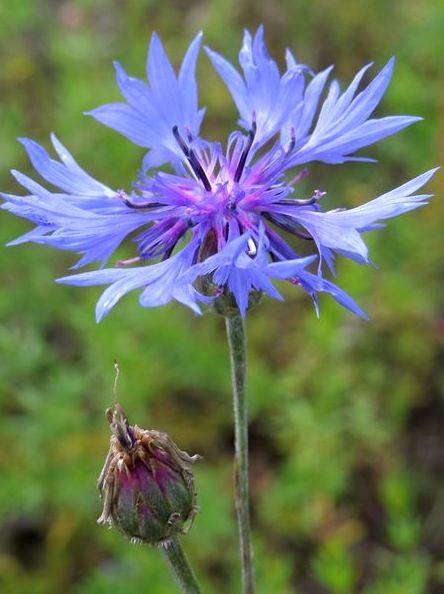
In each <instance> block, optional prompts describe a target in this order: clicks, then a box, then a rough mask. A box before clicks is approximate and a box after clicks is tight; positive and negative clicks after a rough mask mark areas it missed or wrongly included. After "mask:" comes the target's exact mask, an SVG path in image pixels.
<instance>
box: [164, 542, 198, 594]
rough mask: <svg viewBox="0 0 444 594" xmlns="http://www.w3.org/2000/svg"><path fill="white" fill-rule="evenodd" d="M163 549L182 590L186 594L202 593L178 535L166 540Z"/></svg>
mask: <svg viewBox="0 0 444 594" xmlns="http://www.w3.org/2000/svg"><path fill="white" fill-rule="evenodd" d="M162 549H163V551H164V553H165V556H166V558H167V560H168V563H169V566H170V568H171V570H172V572H173V574H174V577H175V579H176V582H177V584H178V586H179V587H180V589H181V590H182V592H183V593H184V594H201V590H200V588H199V584H198V583H197V580H196V576H195V575H194V571H193V570H192V569H191V566H190V564H189V562H188V559H187V558H186V556H185V553H184V551H183V549H182V545H181V544H180V541H179V539H178V538H177V536H175V537H173V538H171V539H170V540H168V541H166V542H164V543H163V544H162Z"/></svg>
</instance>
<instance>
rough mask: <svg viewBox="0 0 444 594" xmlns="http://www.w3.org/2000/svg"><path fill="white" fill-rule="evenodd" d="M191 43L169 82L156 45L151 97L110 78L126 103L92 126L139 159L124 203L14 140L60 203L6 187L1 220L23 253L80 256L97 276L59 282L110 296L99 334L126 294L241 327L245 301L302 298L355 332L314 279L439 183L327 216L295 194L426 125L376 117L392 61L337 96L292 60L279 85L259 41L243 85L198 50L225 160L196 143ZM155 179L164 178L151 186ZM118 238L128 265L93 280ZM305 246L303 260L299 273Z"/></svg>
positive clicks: (98, 115)
mask: <svg viewBox="0 0 444 594" xmlns="http://www.w3.org/2000/svg"><path fill="white" fill-rule="evenodd" d="M200 43H201V34H199V35H197V37H196V38H195V39H194V41H193V42H192V43H191V45H190V47H189V49H188V51H187V52H186V55H185V57H184V60H183V62H182V65H181V67H180V70H179V72H178V74H176V72H175V71H174V69H173V68H172V66H171V64H170V62H169V60H168V58H167V56H166V54H165V52H164V49H163V47H162V44H161V41H160V39H159V37H158V36H157V35H156V34H153V36H152V39H151V43H150V48H149V52H148V59H147V79H148V82H145V81H142V80H139V79H137V78H133V77H131V76H129V75H128V74H127V73H126V72H125V70H124V69H123V67H122V66H121V65H120V64H118V63H116V64H115V69H116V77H117V83H118V85H119V87H120V91H121V93H122V95H123V98H124V101H123V102H121V103H110V104H107V105H103V106H101V107H99V108H97V109H94V110H93V111H91V112H89V113H90V115H91V116H93V117H94V118H95V119H96V120H98V121H99V122H101V123H103V124H105V125H107V126H110V127H111V128H113V129H115V130H117V131H118V132H120V133H121V134H123V135H124V136H125V137H127V138H128V139H130V140H131V141H132V142H134V143H135V144H137V145H139V146H141V147H144V148H146V149H148V152H147V154H146V155H145V157H144V159H143V162H142V168H141V172H140V174H139V176H138V179H137V180H136V181H135V183H134V184H133V186H132V188H131V186H130V187H129V188H127V189H126V190H122V189H113V188H110V187H108V186H106V185H104V184H102V183H100V182H98V181H96V180H95V179H94V178H92V177H91V176H90V175H89V174H88V173H86V172H85V171H84V170H83V169H82V168H81V167H80V166H79V165H78V164H77V163H76V161H75V160H74V159H73V157H72V156H71V155H70V153H69V152H68V151H67V149H66V148H65V147H64V146H63V145H62V144H61V143H60V142H59V141H58V140H57V138H56V137H55V136H52V143H53V146H54V149H55V151H56V153H57V155H58V160H54V159H53V158H51V157H50V156H49V155H48V153H47V152H46V150H45V149H44V148H43V147H41V146H40V145H39V144H37V143H36V142H34V141H32V140H29V139H22V142H23V144H24V146H25V149H26V151H27V152H28V155H29V157H30V159H31V162H32V164H33V165H34V167H35V169H36V170H37V172H38V173H39V174H40V175H41V177H42V178H43V179H44V180H45V181H46V182H48V183H49V184H51V185H52V186H55V187H56V188H58V189H57V190H56V191H49V190H47V189H46V188H45V187H43V186H42V185H40V184H39V183H37V182H35V181H34V180H32V179H30V178H29V177H27V176H26V175H23V174H22V173H19V172H16V171H13V175H14V176H15V177H16V179H17V181H18V182H19V183H20V184H21V185H22V186H23V187H24V188H25V189H26V190H27V191H28V194H27V195H25V196H15V195H6V194H3V197H4V198H5V200H6V202H5V203H4V204H3V208H5V209H6V210H9V211H10V212H12V213H14V214H16V215H18V216H21V217H25V218H27V219H29V220H31V221H32V222H33V223H34V224H35V228H34V229H33V230H32V231H30V232H28V233H26V234H25V235H23V236H22V237H19V238H18V239H16V240H15V241H13V242H11V243H12V244H17V243H21V242H25V241H32V242H35V243H41V244H48V245H52V246H55V247H57V248H60V249H63V250H70V251H73V252H77V253H80V254H81V258H80V260H79V261H78V262H77V264H76V265H75V266H74V268H79V267H81V266H84V265H87V264H90V263H92V262H100V263H101V265H102V268H101V269H100V270H94V271H89V272H83V273H80V274H75V275H72V276H68V277H64V278H61V279H58V280H59V282H62V283H68V284H72V285H79V286H88V285H108V287H107V289H106V290H105V291H104V293H103V294H102V296H101V297H100V299H99V301H98V303H97V308H96V315H97V319H98V320H100V319H101V318H102V317H103V316H104V315H106V314H107V313H108V312H109V311H110V310H111V309H112V308H113V307H114V305H115V304H116V303H117V302H118V301H119V300H120V299H121V297H122V296H124V295H125V294H126V293H128V292H129V291H131V290H133V289H141V291H142V292H141V294H140V304H141V305H142V306H144V307H154V306H158V305H163V304H165V303H167V302H169V301H171V300H173V299H175V300H177V301H180V302H181V303H183V304H185V305H187V306H188V307H190V308H191V309H192V310H194V311H195V312H197V313H200V311H201V309H200V304H202V303H211V302H213V301H214V300H216V299H218V298H219V297H220V296H225V297H226V296H228V297H230V298H231V299H233V300H234V301H235V303H236V305H237V307H238V308H239V310H240V311H241V313H242V315H245V312H246V310H247V308H248V305H249V303H250V301H251V300H250V297H251V295H257V294H260V293H265V294H267V295H269V296H271V297H275V298H277V299H282V297H281V294H280V293H279V291H278V290H277V288H276V287H275V285H274V282H273V281H275V280H286V281H289V282H290V283H292V284H293V285H295V286H298V287H300V288H302V289H304V290H305V291H307V292H308V293H309V294H310V295H311V297H312V298H313V300H314V303H315V306H316V308H317V295H318V293H320V292H326V293H329V294H330V295H331V296H332V297H333V298H334V299H335V300H336V301H338V302H339V303H340V304H341V305H343V306H345V307H347V308H348V309H350V310H351V311H353V312H355V313H356V314H358V315H361V316H365V314H364V312H363V311H362V310H361V309H360V307H359V306H358V305H357V304H356V303H355V302H354V301H353V299H352V298H351V297H349V296H348V295H347V294H346V293H345V292H344V291H343V290H342V289H340V288H339V287H338V286H337V285H336V284H334V283H333V282H331V281H330V280H328V279H327V278H325V274H326V272H330V273H334V264H335V258H336V256H337V255H340V256H344V257H346V258H350V259H352V260H355V261H356V262H359V263H368V262H369V255H368V250H367V247H366V245H365V243H364V241H363V238H362V234H363V233H364V232H367V231H371V230H373V229H377V228H380V227H381V226H383V225H382V222H383V221H385V220H386V219H389V218H391V217H394V216H397V215H399V214H403V213H405V212H408V211H410V210H414V209H416V208H418V207H420V206H423V205H424V204H426V202H427V200H428V199H429V198H430V194H423V193H418V190H419V189H420V188H421V187H422V186H423V185H424V184H425V183H426V182H427V181H428V180H429V179H430V178H431V176H432V175H433V173H434V170H431V171H428V172H426V173H423V174H422V175H419V176H418V177H416V178H414V179H412V180H410V181H408V182H407V183H404V184H403V185H401V186H400V187H398V188H396V189H394V190H391V191H389V192H386V193H384V194H382V195H380V196H378V197H377V198H374V199H373V200H371V201H369V202H367V203H365V204H362V205H361V206H358V207H354V208H350V209H345V208H341V209H334V210H327V211H325V210H323V203H324V202H325V199H324V196H325V191H321V190H320V189H317V188H316V186H314V187H313V190H312V192H310V193H309V194H308V195H303V193H302V191H301V190H300V189H299V188H300V186H299V187H298V184H299V182H300V180H301V179H302V178H304V177H306V175H307V169H306V167H305V166H306V165H307V164H308V163H310V162H313V161H321V162H324V163H330V164H339V163H344V162H346V161H372V159H370V158H367V157H363V156H357V154H356V153H357V151H359V150H360V149H362V148H364V147H367V146H368V145H371V144H373V143H375V142H376V141H378V140H381V139H383V138H385V137H387V136H389V135H391V134H394V133H396V132H399V131H400V130H402V129H403V128H405V127H406V126H409V125H410V124H412V123H414V122H416V121H418V120H419V119H421V118H418V117H412V116H406V115H394V116H386V117H378V118H375V117H373V116H372V114H373V112H374V110H375V109H376V107H377V106H378V104H379V102H380V100H381V98H382V97H383V95H384V92H385V90H386V88H387V86H388V84H389V82H390V79H391V76H392V71H393V65H394V61H393V59H391V60H389V62H388V63H387V64H386V65H385V66H384V68H383V69H382V70H381V71H380V72H379V73H378V74H377V75H376V76H375V77H374V78H373V80H371V81H370V82H368V83H367V84H363V79H364V76H365V75H366V74H367V71H368V69H369V68H370V66H371V65H370V64H368V65H366V66H364V67H363V68H362V69H361V70H360V71H359V72H358V73H357V74H356V76H355V78H354V79H353V80H352V82H351V83H350V85H349V86H348V87H347V88H346V89H345V90H341V88H340V86H339V84H338V82H337V81H336V80H333V81H332V82H330V83H328V79H329V76H330V74H331V70H332V67H329V68H327V69H325V70H323V71H321V72H319V73H313V72H312V70H311V69H310V68H308V67H307V66H305V65H303V64H299V63H298V62H297V60H296V58H295V57H294V56H293V54H292V53H291V52H290V51H287V54H286V70H285V72H284V73H281V72H280V70H279V68H278V66H277V64H276V63H275V61H274V60H273V59H272V58H271V57H270V55H269V54H268V52H267V49H266V46H265V43H264V39H263V29H262V27H260V28H259V29H258V31H257V32H256V34H255V35H254V37H252V36H251V35H250V33H249V32H248V31H247V32H245V35H244V39H243V43H242V47H241V50H240V54H239V63H240V66H241V69H242V72H239V71H238V70H237V69H236V68H235V67H234V66H232V65H231V64H230V63H229V62H228V61H227V60H226V59H225V58H223V57H221V56H220V55H219V54H217V53H215V52H213V51H212V50H210V49H208V48H207V49H206V51H207V54H208V56H209V58H210V60H211V62H212V64H213V66H214V67H215V68H216V70H217V72H218V73H219V75H220V76H221V78H222V79H223V81H224V82H225V84H226V86H227V87H228V90H229V92H230V93H231V95H232V97H233V100H234V102H235V104H236V106H237V109H238V111H239V116H240V119H239V125H240V127H241V128H242V129H243V131H240V130H236V131H234V132H232V133H231V134H230V136H229V137H228V141H227V143H226V145H225V146H224V145H222V144H221V143H219V142H214V141H209V140H207V139H204V138H202V137H201V136H200V135H199V131H200V126H201V123H202V119H203V116H204V110H203V109H200V108H199V104H198V96H197V86H196V79H195V66H196V60H197V57H198V53H199V48H200ZM161 165H162V166H163V165H168V166H169V171H164V170H162V171H160V170H158V171H157V172H156V171H155V168H156V167H159V166H161ZM282 232H284V234H282ZM129 237H131V238H132V240H133V242H134V244H135V251H136V254H135V256H134V257H133V258H130V259H128V260H125V261H118V262H117V263H116V265H115V266H114V267H111V268H103V266H105V264H106V263H107V261H108V260H109V258H110V257H111V256H112V254H113V252H114V251H115V250H116V248H117V247H118V246H119V245H120V244H121V243H122V242H123V241H124V240H125V239H127V238H129ZM302 244H305V245H304V248H302V247H301V246H302ZM298 246H299V247H298ZM307 246H309V247H310V246H311V248H312V249H311V252H312V254H311V255H309V256H307V255H305V256H304V257H302V256H301V254H306V252H307ZM202 280H204V281H205V282H202Z"/></svg>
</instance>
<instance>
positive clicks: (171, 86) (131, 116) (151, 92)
mask: <svg viewBox="0 0 444 594" xmlns="http://www.w3.org/2000/svg"><path fill="white" fill-rule="evenodd" d="M201 38H202V34H201V33H199V34H198V35H197V36H196V37H195V39H194V40H193V41H192V43H191V44H190V47H189V48H188V51H187V52H186V55H185V58H184V60H183V62H182V66H181V69H180V72H179V75H178V76H176V73H175V72H174V69H173V67H172V66H171V63H170V61H169V59H168V57H167V55H166V53H165V50H164V48H163V45H162V42H161V41H160V38H159V37H158V36H157V35H156V34H155V33H154V34H153V35H152V37H151V42H150V47H149V51H148V55H147V64H146V70H147V78H148V81H149V84H147V83H145V82H143V81H141V80H139V79H137V78H134V77H131V76H128V75H127V73H126V72H125V70H124V69H123V68H122V66H120V64H119V63H117V62H116V63H115V68H116V77H117V83H118V85H119V87H120V90H121V92H122V95H123V96H124V98H125V99H126V101H127V103H110V104H107V105H103V106H101V107H98V108H96V109H93V110H92V111H90V112H88V114H89V115H92V116H93V117H94V118H95V119H96V120H98V121H99V122H101V123H102V124H105V125H107V126H109V127H110V128H113V129H114V130H116V131H117V132H120V133H121V134H123V135H124V136H126V137H127V138H129V140H131V141H132V142H134V143H135V144H137V145H138V146H142V147H145V148H149V149H151V153H152V154H151V155H150V159H149V161H148V160H146V161H145V164H146V165H151V163H154V164H155V165H161V164H163V163H165V162H167V161H172V162H174V161H175V160H177V158H178V157H179V158H183V154H182V152H181V149H180V147H179V146H178V144H177V141H176V139H175V138H174V135H173V132H172V130H173V127H174V126H177V127H178V128H179V130H180V131H181V132H182V133H183V134H185V135H186V134H191V135H193V136H196V135H197V134H198V133H199V129H200V125H201V122H202V118H203V115H204V112H203V110H199V109H198V104H197V85H196V78H195V69H196V60H197V57H198V53H199V48H200V42H201Z"/></svg>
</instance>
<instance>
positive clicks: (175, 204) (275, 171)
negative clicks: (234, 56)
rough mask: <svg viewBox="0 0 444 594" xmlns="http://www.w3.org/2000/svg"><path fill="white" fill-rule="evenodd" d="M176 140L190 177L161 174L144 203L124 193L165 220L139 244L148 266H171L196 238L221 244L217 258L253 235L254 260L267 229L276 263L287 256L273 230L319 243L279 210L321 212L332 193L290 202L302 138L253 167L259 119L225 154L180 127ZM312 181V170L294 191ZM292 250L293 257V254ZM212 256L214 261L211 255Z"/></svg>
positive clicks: (142, 188) (146, 188) (144, 188)
mask: <svg viewBox="0 0 444 594" xmlns="http://www.w3.org/2000/svg"><path fill="white" fill-rule="evenodd" d="M173 134H174V137H175V138H176V140H177V143H178V145H179V147H180V149H181V150H182V152H183V155H184V157H185V163H184V164H183V165H184V168H183V175H182V176H179V175H172V174H168V173H158V174H157V175H156V176H155V177H154V178H148V177H145V178H144V179H143V181H140V182H139V183H138V184H137V188H138V190H139V197H136V196H133V197H132V198H131V199H130V198H129V197H128V196H127V195H126V194H125V193H123V192H121V193H119V194H118V197H119V198H120V199H122V200H123V202H124V203H125V204H126V205H127V206H129V207H130V208H133V209H136V210H146V211H151V212H153V211H154V212H158V213H159V217H160V219H161V220H160V221H159V222H156V223H154V224H153V225H152V226H150V228H149V229H148V230H146V231H144V232H143V233H141V234H140V235H139V236H138V237H137V238H136V241H137V244H138V250H139V256H140V259H143V258H153V257H159V256H160V257H163V258H168V257H169V256H170V255H171V253H172V252H173V250H174V248H175V247H176V245H177V244H178V242H179V241H180V240H181V239H183V238H184V237H185V236H186V234H187V233H188V232H189V231H191V233H192V234H193V235H194V236H198V237H199V239H200V240H201V241H202V240H205V237H208V236H209V235H211V236H212V237H214V238H215V242H214V245H213V248H212V249H213V253H217V252H219V251H221V250H222V249H223V248H224V247H225V246H226V244H227V242H228V241H229V236H230V229H231V230H232V229H233V227H235V228H236V230H235V233H236V235H239V234H243V233H250V234H251V236H250V237H249V238H248V242H247V245H246V249H245V251H246V253H247V255H248V256H250V257H251V258H254V257H255V256H256V253H257V243H256V241H255V239H254V238H258V237H259V235H260V233H259V229H260V227H263V229H264V234H265V236H266V237H267V239H268V242H269V243H267V245H268V248H269V249H268V251H269V253H270V255H271V257H272V258H274V259H275V260H279V259H280V256H281V254H280V251H279V245H278V244H279V241H276V238H277V237H276V233H275V231H273V229H272V228H271V227H270V225H269V223H273V224H274V225H276V226H277V227H279V228H281V229H284V230H285V231H288V232H290V233H293V234H294V235H296V236H298V237H299V238H302V239H308V240H312V237H311V235H310V234H309V233H307V232H304V231H303V229H302V227H301V226H300V225H298V224H297V223H294V222H292V221H291V219H290V218H289V217H287V216H285V214H279V212H278V207H279V206H285V207H288V206H293V207H295V208H298V207H305V208H311V209H312V210H318V207H317V201H318V200H319V199H320V198H321V197H322V196H324V195H325V192H321V191H319V190H316V191H315V193H314V194H313V196H312V197H311V198H308V199H300V200H298V199H286V196H288V195H289V194H290V193H291V192H293V188H292V186H291V185H289V184H288V183H286V181H285V180H284V177H283V174H284V172H285V161H286V159H287V156H288V155H289V154H290V152H291V150H292V149H293V147H294V138H293V139H292V140H291V141H290V145H289V147H288V148H287V149H286V150H284V149H283V148H282V147H281V145H280V144H279V143H277V144H276V145H275V147H273V148H272V149H271V150H270V151H269V152H267V153H266V154H264V155H263V156H262V157H261V158H260V159H259V160H258V161H257V162H256V163H253V164H251V162H250V161H251V158H250V157H251V155H253V154H254V138H255V134H256V123H255V121H254V114H253V125H252V128H251V130H250V131H249V133H248V136H243V135H242V134H240V133H238V132H235V133H233V134H232V137H231V139H230V142H229V145H228V148H227V151H226V153H225V154H224V153H223V152H222V149H221V146H220V145H219V144H215V143H213V144H211V143H208V142H205V143H204V142H203V141H201V140H195V139H193V137H192V136H191V135H188V137H187V140H184V139H183V138H182V136H181V135H180V133H179V130H178V127H177V126H174V128H173ZM306 175H307V170H306V169H305V170H303V171H302V172H301V173H300V174H298V175H296V176H295V177H294V178H293V180H292V183H295V182H297V181H299V180H300V179H302V178H303V177H305V176H306ZM275 211H276V212H275ZM282 245H283V243H281V245H280V247H281V249H282ZM287 250H290V247H289V246H288V247H287ZM205 255H206V256H208V255H212V254H209V253H208V250H207V251H206V254H205ZM196 261H197V257H196ZM133 262H134V259H131V260H128V261H120V264H121V265H125V264H126V263H129V264H132V263H133Z"/></svg>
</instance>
